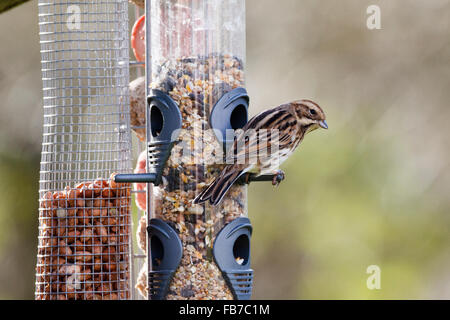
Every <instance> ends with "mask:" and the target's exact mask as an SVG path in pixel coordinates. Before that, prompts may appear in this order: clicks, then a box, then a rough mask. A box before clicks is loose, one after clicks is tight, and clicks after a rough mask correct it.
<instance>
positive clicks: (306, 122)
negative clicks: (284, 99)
mask: <svg viewBox="0 0 450 320" xmlns="http://www.w3.org/2000/svg"><path fill="white" fill-rule="evenodd" d="M291 105H292V106H293V107H294V110H295V114H296V116H297V121H298V123H299V124H300V125H301V126H302V127H303V128H305V130H306V132H311V131H313V130H316V129H318V128H323V129H328V124H327V122H326V121H325V113H324V112H323V110H322V108H321V107H320V106H319V105H318V104H317V103H315V102H313V101H311V100H297V101H293V102H291Z"/></svg>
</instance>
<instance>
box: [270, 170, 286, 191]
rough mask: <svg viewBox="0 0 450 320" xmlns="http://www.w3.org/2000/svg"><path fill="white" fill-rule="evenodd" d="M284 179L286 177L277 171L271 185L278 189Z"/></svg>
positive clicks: (280, 171)
mask: <svg viewBox="0 0 450 320" xmlns="http://www.w3.org/2000/svg"><path fill="white" fill-rule="evenodd" d="M285 177H286V175H285V174H284V172H283V171H282V170H277V171H276V172H275V173H274V175H273V179H272V185H273V186H276V187H278V186H279V184H280V183H281V181H283V180H284V178H285Z"/></svg>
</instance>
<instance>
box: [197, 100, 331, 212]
mask: <svg viewBox="0 0 450 320" xmlns="http://www.w3.org/2000/svg"><path fill="white" fill-rule="evenodd" d="M319 127H321V128H324V129H328V125H327V122H326V121H325V113H324V112H323V110H322V108H321V107H320V106H319V105H318V104H316V103H315V102H313V101H311V100H298V101H293V102H291V103H287V104H283V105H281V106H278V107H276V108H273V109H269V110H266V111H263V112H261V113H260V114H258V115H256V116H254V117H253V118H252V119H250V121H249V122H248V123H247V124H246V125H245V126H244V127H243V128H242V130H243V131H242V133H241V134H240V135H239V136H238V137H237V139H236V140H235V142H234V144H233V147H232V148H231V149H230V150H229V153H228V159H232V162H231V163H230V164H228V165H227V166H225V168H224V169H223V170H222V172H221V173H220V175H219V176H218V177H217V178H216V179H215V180H214V181H213V182H212V183H211V184H210V185H209V186H207V187H206V188H205V189H204V190H203V191H202V192H201V193H200V194H199V195H198V196H197V197H196V198H195V199H194V204H198V203H203V202H206V201H208V200H209V201H210V203H211V204H212V205H217V204H219V203H220V202H221V201H222V199H223V197H224V196H225V194H226V193H227V191H228V190H229V189H230V187H231V186H232V185H233V183H235V182H236V180H237V179H239V177H241V176H242V175H243V174H247V176H246V179H247V181H248V177H249V174H254V175H256V176H258V175H263V174H274V179H273V181H272V184H273V185H278V184H279V183H280V182H281V180H283V179H284V172H283V171H281V170H279V167H278V166H279V165H280V164H281V163H282V162H284V161H285V160H286V159H287V158H288V157H289V156H290V155H291V154H292V152H294V150H295V149H296V148H297V146H298V145H299V144H300V142H301V141H302V140H303V137H304V136H305V135H306V134H307V133H309V132H311V131H313V130H315V129H318V128H319ZM270 130H276V131H272V132H277V133H278V139H272V136H271V135H268V134H267V132H270ZM261 132H264V134H260V133H261ZM272 140H273V141H272ZM276 142H278V145H277V146H275V145H274V143H276ZM263 149H265V150H263ZM255 158H256V161H249V159H255Z"/></svg>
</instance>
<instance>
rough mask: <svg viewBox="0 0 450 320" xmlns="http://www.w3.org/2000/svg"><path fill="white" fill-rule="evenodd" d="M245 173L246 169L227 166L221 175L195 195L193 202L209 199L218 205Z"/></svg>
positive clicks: (197, 202)
mask: <svg viewBox="0 0 450 320" xmlns="http://www.w3.org/2000/svg"><path fill="white" fill-rule="evenodd" d="M244 173H245V170H236V168H235V167H233V166H230V167H225V169H223V171H222V172H221V173H220V175H219V176H218V177H217V178H216V179H215V180H214V181H213V182H212V183H211V184H210V185H209V186H207V187H206V188H205V189H204V190H203V191H202V192H200V194H199V195H198V196H197V197H195V199H194V202H193V203H194V204H199V203H203V202H206V201H208V200H209V202H210V203H211V204H212V205H214V206H216V205H218V204H219V203H220V202H221V201H222V199H223V197H224V196H225V195H226V193H227V192H228V190H230V188H231V186H232V185H233V184H234V183H235V182H236V180H237V179H239V177H240V176H241V175H242V174H244Z"/></svg>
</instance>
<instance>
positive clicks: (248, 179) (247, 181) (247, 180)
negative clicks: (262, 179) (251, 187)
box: [244, 172, 252, 184]
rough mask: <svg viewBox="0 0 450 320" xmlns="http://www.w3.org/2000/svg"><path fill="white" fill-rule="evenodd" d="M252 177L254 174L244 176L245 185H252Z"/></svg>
mask: <svg viewBox="0 0 450 320" xmlns="http://www.w3.org/2000/svg"><path fill="white" fill-rule="evenodd" d="M251 175H252V174H251V173H248V172H247V173H246V174H245V175H244V182H245V184H249V183H250V176H251Z"/></svg>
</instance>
